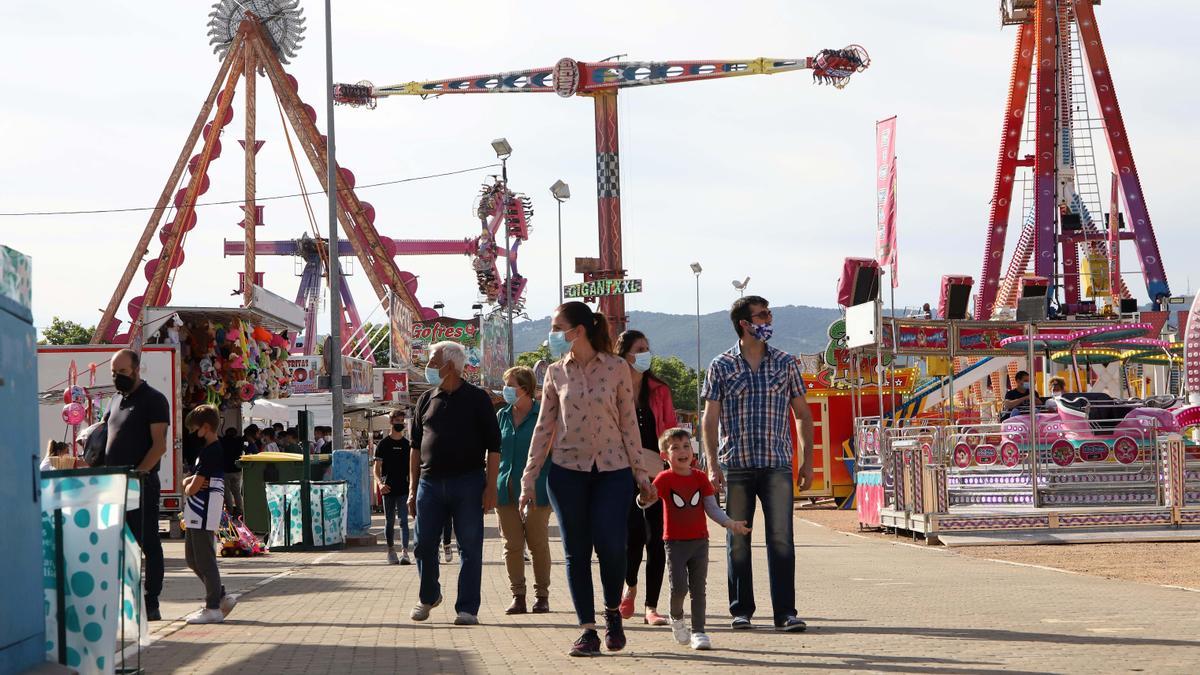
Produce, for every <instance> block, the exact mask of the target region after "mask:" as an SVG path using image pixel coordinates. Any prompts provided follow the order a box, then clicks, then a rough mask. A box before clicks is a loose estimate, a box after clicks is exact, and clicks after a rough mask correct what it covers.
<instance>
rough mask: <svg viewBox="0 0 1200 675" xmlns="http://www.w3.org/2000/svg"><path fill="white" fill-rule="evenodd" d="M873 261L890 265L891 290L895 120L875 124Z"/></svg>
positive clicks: (893, 273) (894, 243)
mask: <svg viewBox="0 0 1200 675" xmlns="http://www.w3.org/2000/svg"><path fill="white" fill-rule="evenodd" d="M875 180H876V182H875V186H876V196H875V199H876V201H875V208H876V222H875V259H876V260H878V261H879V264H880V265H891V275H892V287H893V288H895V287H896V286H897V283H898V280H897V277H896V266H897V257H898V256H897V255H896V118H895V116H892V117H889V118H888V119H886V120H883V121H881V122H876V123H875Z"/></svg>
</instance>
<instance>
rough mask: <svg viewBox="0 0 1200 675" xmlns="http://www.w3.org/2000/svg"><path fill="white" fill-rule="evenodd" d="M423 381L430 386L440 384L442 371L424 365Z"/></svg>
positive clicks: (438, 385)
mask: <svg viewBox="0 0 1200 675" xmlns="http://www.w3.org/2000/svg"><path fill="white" fill-rule="evenodd" d="M425 381H426V382H428V383H429V386H431V387H440V386H442V373H441V372H440V371H439V370H438V369H437V368H434V367H433V366H425Z"/></svg>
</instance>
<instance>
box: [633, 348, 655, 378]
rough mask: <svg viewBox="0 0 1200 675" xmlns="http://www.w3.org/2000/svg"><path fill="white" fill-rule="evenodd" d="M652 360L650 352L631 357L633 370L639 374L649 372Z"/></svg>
mask: <svg viewBox="0 0 1200 675" xmlns="http://www.w3.org/2000/svg"><path fill="white" fill-rule="evenodd" d="M653 360H654V354H651V353H650V352H642V353H641V354H634V355H633V369H634V370H636V371H638V372H639V373H644V372H646V371H647V370H650V363H651V362H652V361H653Z"/></svg>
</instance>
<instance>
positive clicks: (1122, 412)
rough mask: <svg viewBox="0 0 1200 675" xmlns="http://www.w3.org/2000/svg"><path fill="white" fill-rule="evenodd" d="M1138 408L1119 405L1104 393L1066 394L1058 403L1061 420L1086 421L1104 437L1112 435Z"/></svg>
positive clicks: (1129, 405)
mask: <svg viewBox="0 0 1200 675" xmlns="http://www.w3.org/2000/svg"><path fill="white" fill-rule="evenodd" d="M1136 407H1137V406H1136V405H1131V404H1122V403H1117V401H1116V399H1114V398H1113V397H1112V396H1110V395H1108V394H1105V393H1102V392H1079V393H1072V394H1064V395H1063V396H1062V397H1061V398H1060V399H1059V401H1058V409H1059V417H1060V418H1061V419H1063V420H1064V421H1082V420H1084V419H1086V420H1087V421H1088V425H1089V426H1090V427H1091V430H1092V431H1093V432H1095V433H1096V434H1099V435H1104V436H1110V435H1112V432H1113V429H1115V428H1116V427H1117V425H1118V424H1119V423H1120V422H1121V420H1123V419H1125V416H1126V415H1128V414H1129V412H1130V411H1131V410H1133V409H1134V408H1136Z"/></svg>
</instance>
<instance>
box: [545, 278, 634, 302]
mask: <svg viewBox="0 0 1200 675" xmlns="http://www.w3.org/2000/svg"><path fill="white" fill-rule="evenodd" d="M641 292H642V280H641V279H596V280H594V281H585V282H583V283H581V284H568V285H566V286H563V296H564V297H567V298H599V297H603V296H606V295H625V294H626V293H641Z"/></svg>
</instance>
